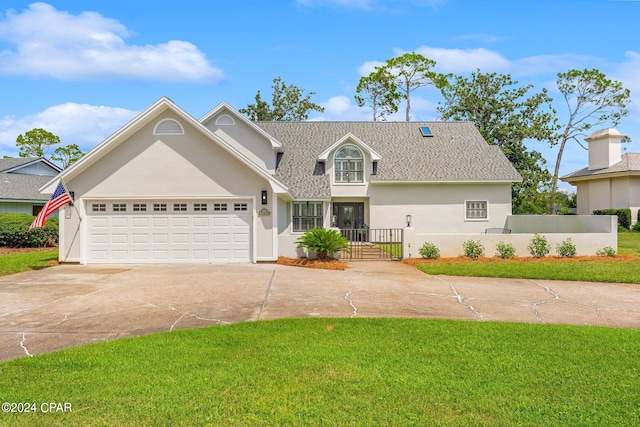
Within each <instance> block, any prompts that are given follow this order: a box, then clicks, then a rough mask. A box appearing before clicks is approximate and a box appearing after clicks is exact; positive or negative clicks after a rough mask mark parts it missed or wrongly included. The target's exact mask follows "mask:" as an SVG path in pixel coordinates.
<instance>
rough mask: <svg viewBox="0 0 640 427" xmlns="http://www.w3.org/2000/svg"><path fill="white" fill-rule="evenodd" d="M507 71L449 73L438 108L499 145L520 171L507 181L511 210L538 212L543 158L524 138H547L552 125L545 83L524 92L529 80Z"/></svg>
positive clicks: (546, 180) (543, 203)
mask: <svg viewBox="0 0 640 427" xmlns="http://www.w3.org/2000/svg"><path fill="white" fill-rule="evenodd" d="M517 83H518V82H517V81H515V80H513V79H512V78H511V76H510V75H504V74H496V73H481V72H480V71H479V70H477V71H475V72H473V73H471V76H470V77H468V78H465V77H462V76H454V77H453V79H452V81H451V82H450V84H449V85H447V86H444V87H443V88H442V95H443V97H444V103H440V104H439V106H438V111H439V112H440V114H441V117H442V118H443V119H444V120H469V121H471V122H473V123H474V124H475V125H476V126H477V127H478V130H479V131H480V133H481V134H482V136H483V137H484V139H485V140H486V141H487V142H488V143H489V144H494V145H497V146H499V147H500V148H501V149H502V151H503V152H504V154H505V156H506V157H507V158H508V159H509V161H510V162H511V163H512V164H513V166H514V167H515V168H516V170H517V171H518V172H519V173H520V175H521V176H522V182H519V183H514V184H513V186H512V199H513V212H514V213H516V214H524V213H544V212H546V210H547V206H548V201H547V199H546V197H545V194H546V192H547V190H548V188H549V186H550V181H551V175H550V174H549V172H548V171H547V169H546V167H545V163H546V162H545V159H544V158H543V157H542V154H540V153H539V152H537V151H534V150H532V151H529V150H527V147H526V146H525V144H524V141H525V140H526V139H534V140H537V141H549V142H552V141H553V137H554V135H555V132H556V131H557V129H558V127H557V124H556V119H555V110H554V109H553V107H552V106H551V101H552V99H551V98H550V97H549V95H548V94H547V91H546V89H543V90H542V91H541V92H540V93H536V94H530V93H529V91H530V89H531V88H532V85H526V86H517Z"/></svg>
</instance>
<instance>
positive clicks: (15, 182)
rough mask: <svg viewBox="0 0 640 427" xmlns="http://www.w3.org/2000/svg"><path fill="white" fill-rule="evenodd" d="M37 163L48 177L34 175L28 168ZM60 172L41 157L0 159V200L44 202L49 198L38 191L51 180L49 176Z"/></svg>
mask: <svg viewBox="0 0 640 427" xmlns="http://www.w3.org/2000/svg"><path fill="white" fill-rule="evenodd" d="M37 163H43V164H44V165H45V166H44V167H45V169H47V170H46V171H45V173H49V175H40V174H34V173H33V171H34V169H33V168H28V167H29V166H31V165H35V164H37ZM49 169H50V170H49ZM61 170H62V169H60V167H58V166H57V165H55V164H54V163H51V162H50V161H49V160H47V159H45V158H43V157H19V158H5V159H0V200H5V201H6V200H15V201H46V200H48V199H49V196H48V195H42V194H41V193H40V190H39V189H40V187H42V186H43V185H44V184H46V183H47V182H49V180H51V174H54V173H55V174H57V173H60V171H61ZM40 172H42V169H41V170H40Z"/></svg>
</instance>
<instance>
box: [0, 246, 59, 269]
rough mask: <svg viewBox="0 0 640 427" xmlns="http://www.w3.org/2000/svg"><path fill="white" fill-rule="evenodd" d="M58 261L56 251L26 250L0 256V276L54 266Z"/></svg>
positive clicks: (49, 249)
mask: <svg viewBox="0 0 640 427" xmlns="http://www.w3.org/2000/svg"><path fill="white" fill-rule="evenodd" d="M57 261H58V249H57V248H56V249H51V248H48V249H45V250H42V249H38V250H26V251H22V252H15V253H5V254H3V255H0V276H6V275H7V274H14V273H20V272H22V271H29V270H38V269H41V268H44V267H48V266H51V265H55V264H56V263H57Z"/></svg>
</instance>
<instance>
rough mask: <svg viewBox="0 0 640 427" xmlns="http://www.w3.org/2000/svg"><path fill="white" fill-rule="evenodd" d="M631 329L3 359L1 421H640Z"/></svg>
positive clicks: (241, 331) (342, 331)
mask: <svg viewBox="0 0 640 427" xmlns="http://www.w3.org/2000/svg"><path fill="white" fill-rule="evenodd" d="M639 357H640V331H638V330H634V329H614V328H598V327H576V326H559V325H531V324H509V323H481V322H461V321H442V320H437V321H434V320H419V319H285V320H278V321H269V322H249V323H240V324H234V325H228V326H217V327H213V328H206V329H194V330H183V331H178V332H172V333H163V334H157V335H150V336H145V337H139V338H134V339H122V340H118V341H113V342H105V343H99V344H96V345H91V346H83V347H77V348H74V349H69V350H65V351H61V352H56V353H50V354H44V355H40V356H36V357H32V358H22V359H18V360H14V361H10V362H4V363H0V391H1V394H2V400H3V401H6V402H35V403H36V404H37V407H38V408H39V407H40V405H41V403H42V402H62V403H64V402H68V403H70V404H71V405H72V409H73V412H72V413H58V414H55V413H54V414H52V413H41V412H38V413H35V414H14V413H3V414H0V424H2V425H8V426H11V425H16V426H17V425H48V426H51V425H139V426H155V425H214V426H215V425H221V426H227V425H238V426H243V425H246V426H254V425H358V426H359V425H367V426H368V425H419V426H423V425H434V426H437V425H440V426H459V425H505V426H506V425H520V426H540V425H638V423H640V405H638V402H640V369H639V368H638V358H639Z"/></svg>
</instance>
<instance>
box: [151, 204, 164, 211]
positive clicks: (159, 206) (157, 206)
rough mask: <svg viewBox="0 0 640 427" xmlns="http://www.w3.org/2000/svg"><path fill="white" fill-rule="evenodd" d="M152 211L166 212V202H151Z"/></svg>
mask: <svg viewBox="0 0 640 427" xmlns="http://www.w3.org/2000/svg"><path fill="white" fill-rule="evenodd" d="M153 211H154V212H166V211H167V204H166V203H154V204H153Z"/></svg>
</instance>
